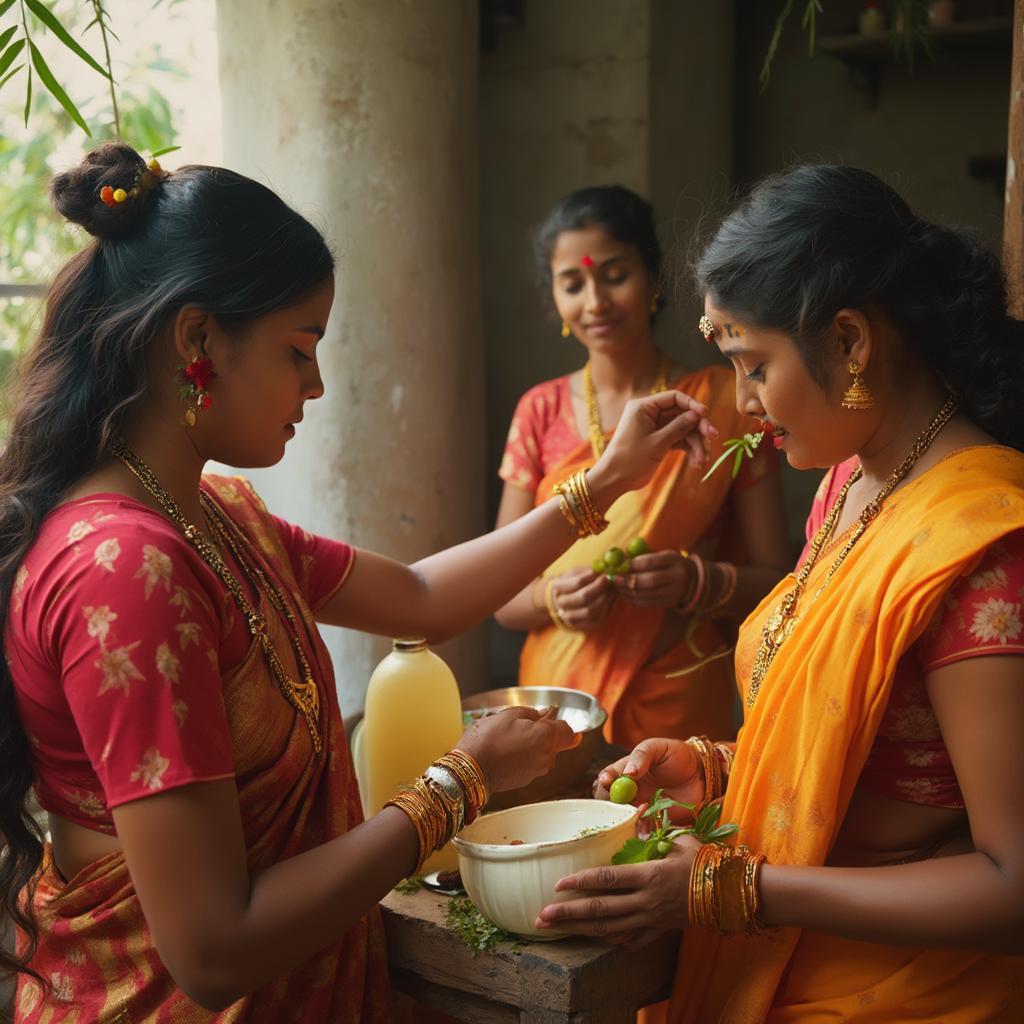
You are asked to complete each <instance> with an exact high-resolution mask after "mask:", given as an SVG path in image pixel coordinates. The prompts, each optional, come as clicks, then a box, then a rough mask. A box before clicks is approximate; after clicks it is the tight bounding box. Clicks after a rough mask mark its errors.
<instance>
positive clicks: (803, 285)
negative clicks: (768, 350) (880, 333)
mask: <svg viewBox="0 0 1024 1024" xmlns="http://www.w3.org/2000/svg"><path fill="white" fill-rule="evenodd" d="M694 270H695V276H696V279H697V285H698V287H699V289H700V291H701V293H702V294H710V296H711V298H712V300H713V301H714V303H715V305H716V306H719V307H721V308H722V309H727V310H729V311H730V312H732V313H735V314H736V315H738V316H743V317H745V318H746V319H748V320H749V321H750V322H751V323H753V324H757V325H758V326H761V327H768V328H773V329H776V330H780V331H785V332H786V333H787V334H789V335H790V336H791V337H792V338H793V339H794V341H795V342H796V344H797V346H798V347H799V349H800V351H801V354H802V356H803V358H804V362H805V363H806V365H807V367H808V369H809V370H810V372H811V374H812V375H813V376H814V377H815V379H816V380H817V381H818V382H819V383H823V360H822V348H821V345H820V342H821V339H822V337H823V336H824V334H825V332H826V331H827V330H828V328H829V326H830V324H831V323H832V319H833V317H834V316H835V314H836V313H837V312H838V311H839V310H840V309H843V308H845V307H848V308H858V307H863V306H865V305H867V304H868V303H877V304H878V305H880V306H881V307H882V308H883V309H884V310H885V311H886V313H887V314H888V315H889V317H890V318H891V319H892V321H893V323H894V324H895V325H896V327H897V329H898V330H899V332H900V335H901V337H902V339H903V341H904V343H905V344H906V345H907V347H908V349H909V351H910V352H911V353H912V354H915V355H916V356H918V357H919V358H920V359H922V360H923V361H924V363H925V364H926V365H927V366H928V367H930V368H931V369H932V371H933V372H934V373H936V374H937V375H938V377H939V378H940V379H941V380H942V381H944V382H945V384H946V385H947V386H948V387H949V388H950V389H951V390H953V391H954V392H956V393H957V394H958V395H959V397H960V405H961V408H962V409H963V411H964V412H965V413H966V415H967V416H969V417H970V418H971V419H972V420H973V421H974V422H975V423H976V424H977V425H978V426H979V427H981V428H982V429H983V430H985V431H987V432H988V433H989V434H991V435H992V436H993V437H994V438H995V439H996V440H997V441H999V442H1000V443H1002V444H1005V445H1009V446H1011V447H1013V448H1017V449H1024V416H1022V415H1021V410H1024V323H1022V322H1021V321H1019V320H1016V319H1014V318H1013V317H1011V316H1009V314H1008V312H1007V301H1006V282H1005V279H1004V276H1003V271H1002V267H1001V266H1000V262H999V259H998V258H997V257H996V256H995V255H994V254H993V253H992V252H990V251H989V250H988V249H986V248H985V247H984V246H983V245H982V244H981V243H980V242H979V241H978V239H977V238H976V237H975V236H974V234H973V233H972V232H970V231H968V230H966V229H963V228H956V227H945V226H942V225H938V224H932V223H930V222H929V221H927V220H924V219H923V218H921V217H918V216H916V215H915V214H914V213H913V212H912V211H911V209H910V207H909V206H908V205H907V203H906V202H905V201H904V200H903V199H902V198H901V197H900V196H899V195H898V194H897V193H896V192H895V191H893V189H891V188H890V187H889V186H888V185H886V184H885V183H884V182H883V181H881V179H879V178H877V177H876V176H875V175H873V174H871V173H869V172H868V171H863V170H858V169H856V168H853V167H838V166H833V165H813V166H812V165H806V166H800V167H796V168H793V169H792V170H789V171H786V172H783V173H781V174H777V175H774V176H772V177H769V178H766V179H765V180H763V181H761V182H760V183H759V184H758V185H756V186H755V187H754V189H753V190H752V191H751V192H750V193H749V194H748V195H747V196H746V197H745V198H744V199H743V200H742V201H741V202H740V203H739V205H738V206H737V207H736V208H735V209H734V210H733V212H732V213H730V214H729V215H728V216H727V217H726V219H725V220H724V221H723V222H722V224H721V226H720V227H719V228H718V230H717V232H716V233H715V235H714V236H713V238H712V239H711V241H710V243H709V244H708V245H707V247H706V248H705V249H704V251H703V253H702V254H701V255H700V256H699V257H698V258H697V260H696V264H695V267H694Z"/></svg>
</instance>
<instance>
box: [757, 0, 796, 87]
mask: <svg viewBox="0 0 1024 1024" xmlns="http://www.w3.org/2000/svg"><path fill="white" fill-rule="evenodd" d="M793 3H794V0H786V3H785V6H784V7H783V8H782V10H781V11H780V12H779V16H778V17H777V18H776V19H775V27H774V28H773V29H772V38H771V41H770V42H769V43H768V52H767V53H766V54H765V55H764V63H763V64H762V65H761V74H760V75H759V76H758V81H759V82H760V83H761V89H762V90H764V89H766V88H767V87H768V79H769V77H770V76H771V70H772V61H773V60H774V59H775V51H776V50H777V49H778V48H779V40H780V39H781V38H782V30H783V29H784V28H785V27H786V21H787V19H788V18H789V16H790V14H791V13H792V11H793Z"/></svg>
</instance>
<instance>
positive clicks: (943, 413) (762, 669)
mask: <svg viewBox="0 0 1024 1024" xmlns="http://www.w3.org/2000/svg"><path fill="white" fill-rule="evenodd" d="M956 406H957V400H956V398H955V396H953V395H950V396H949V398H947V399H946V402H945V404H944V405H943V406H942V408H941V409H940V410H939V411H938V413H937V414H936V416H935V419H933V420H932V421H931V423H929V424H928V427H927V428H926V429H925V431H924V432H923V433H922V434H921V435H919V436H918V438H917V439H916V440H915V441H914V446H913V447H912V448H911V450H910V454H909V455H908V456H907V457H906V458H905V459H904V460H903V461H902V462H901V463H900V464H899V465H898V466H897V467H896V469H895V470H893V473H892V475H891V476H890V477H889V479H888V480H887V481H886V483H885V486H884V487H883V488H882V489H881V490H880V491H879V492H878V493H877V494H876V495H875V496H874V498H872V499H871V501H869V502H868V503H867V505H865V506H864V509H863V511H862V512H861V514H860V515H859V516H858V517H857V525H856V527H855V528H854V530H853V532H852V533H851V534H850V536H849V538H848V539H847V541H846V543H845V544H844V545H843V546H842V547H841V548H840V550H839V553H838V555H836V559H835V561H834V562H833V563H832V565H831V566H830V567H829V570H828V572H827V573H826V575H825V579H824V580H823V581H822V583H821V586H819V587H818V589H817V591H815V593H814V596H813V598H812V599H811V603H812V604H813V603H814V601H815V600H817V598H818V597H819V596H820V594H821V592H822V591H823V590H824V589H825V587H826V586H827V585H828V582H829V580H831V579H832V577H833V576H834V575H835V574H836V572H837V571H838V569H839V566H841V565H842V564H843V562H844V561H845V560H846V556H847V555H848V554H849V553H850V552H851V551H852V550H853V548H854V545H855V544H856V543H857V541H859V540H860V538H861V537H862V536H863V535H864V531H865V530H866V529H867V528H868V526H869V525H870V524H871V522H872V521H873V520H874V519H875V517H876V516H877V515H878V513H879V512H880V511H881V508H882V502H883V501H884V500H885V499H886V498H888V497H889V495H890V494H892V492H893V491H894V490H895V488H896V485H897V484H898V483H899V482H900V481H901V480H902V479H903V478H904V477H905V476H906V475H907V474H908V473H909V472H910V470H911V469H912V467H913V466H914V463H916V462H917V460H918V459H919V458H921V456H922V455H923V454H924V453H925V452H926V451H927V450H928V449H929V447H931V444H932V442H933V441H934V440H935V438H936V437H937V436H938V433H939V431H940V430H941V429H942V428H943V427H944V426H945V425H946V424H947V423H948V422H949V420H950V418H951V417H952V415H953V413H954V412H956ZM860 478H861V467H860V466H858V467H857V468H856V469H855V470H854V471H853V472H852V473H851V474H850V478H849V479H848V480H847V481H846V483H845V484H843V487H842V490H840V492H839V494H838V495H837V497H836V500H835V503H834V504H833V506H832V508H831V509H830V510H829V513H828V515H827V516H826V517H825V521H824V522H823V523H822V524H821V526H820V527H819V528H818V531H817V533H815V535H814V540H812V541H811V550H810V551H809V552H808V554H807V559H806V561H805V562H804V564H803V565H802V566H800V571H799V572H798V573H797V576H796V585H795V586H794V587H793V589H792V590H791V591H790V592H789V593H788V594H786V596H785V597H783V599H782V601H781V602H780V603H779V606H778V608H776V609H775V611H774V612H772V614H771V615H770V616H769V617H768V621H767V622H766V623H765V624H764V626H763V627H762V628H761V644H760V646H759V647H758V649H757V654H756V655H755V656H754V665H753V668H752V669H751V672H750V687H749V689H748V690H747V707H748V708H752V707H753V706H754V701H755V700H757V694H758V691H759V690H760V689H761V683H762V682H764V677H765V675H767V673H768V669H769V668H771V665H772V662H773V661H774V660H775V655H776V654H778V652H779V648H780V647H781V646H782V645H783V644H784V643H785V642H786V640H787V639H789V636H790V634H791V633H792V632H793V629H794V628H795V627H796V624H797V622H798V621H799V616H798V615H797V614H796V606H797V602H798V601H799V600H800V598H801V596H802V595H803V592H804V588H805V587H806V585H807V580H808V577H809V576H810V575H811V570H812V569H813V568H814V566H815V564H816V563H817V561H818V556H819V555H820V554H821V552H822V550H823V549H824V548H825V546H826V545H827V544H828V541H829V539H830V538H831V536H832V533H833V531H834V530H835V527H836V523H837V522H838V521H839V517H840V515H841V514H842V511H843V507H844V506H845V504H846V496H847V495H848V494H849V493H850V488H851V487H852V486H853V485H854V484H855V483H856V482H857V481H858V480H859V479H860Z"/></svg>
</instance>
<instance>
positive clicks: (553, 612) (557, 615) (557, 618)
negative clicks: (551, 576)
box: [544, 580, 572, 630]
mask: <svg viewBox="0 0 1024 1024" xmlns="http://www.w3.org/2000/svg"><path fill="white" fill-rule="evenodd" d="M553 590H554V581H553V580H552V581H551V582H550V583H549V584H548V585H547V588H546V589H545V591H544V603H545V604H546V605H547V606H548V615H550V616H551V621H552V622H553V623H554V625H555V626H556V627H557V628H558V629H564V630H571V629H572V627H571V626H570V625H569V624H568V623H567V622H566V621H565V619H563V618H562V613H561V612H560V611H559V610H558V606H557V605H556V604H555V595H554V593H552V591H553Z"/></svg>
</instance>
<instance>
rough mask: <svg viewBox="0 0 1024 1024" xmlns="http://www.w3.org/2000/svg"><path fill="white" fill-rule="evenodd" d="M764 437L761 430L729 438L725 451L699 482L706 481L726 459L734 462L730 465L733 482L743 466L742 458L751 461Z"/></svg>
mask: <svg viewBox="0 0 1024 1024" xmlns="http://www.w3.org/2000/svg"><path fill="white" fill-rule="evenodd" d="M764 435H765V432H764V431H763V430H759V431H758V432H757V433H756V434H744V435H743V436H742V437H730V438H729V440H728V441H726V442H725V451H724V452H722V454H721V455H719V456H718V458H717V459H715V463H714V465H713V466H712V467H711V468H710V469H709V470H708V471H707V472H706V473H705V474H704V476H703V477H701V481H700V482H701V483H704V481H705V480H707V478H708V477H709V476H711V474H712V473H714V471H715V470H716V469H718V467H719V466H720V465H721V464H722V463H723V462H725V461H726V459H729V458H732V459H733V460H734V461H733V464H732V475H733V479H734V480H735V479H736V477H737V476H739V472H740V466H742V465H743V458H744V456H746V458H748V459H752V458H753V457H754V452H755V451H756V450H757V446H758V445H759V444H760V443H761V442H762V441H763V440H764Z"/></svg>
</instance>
